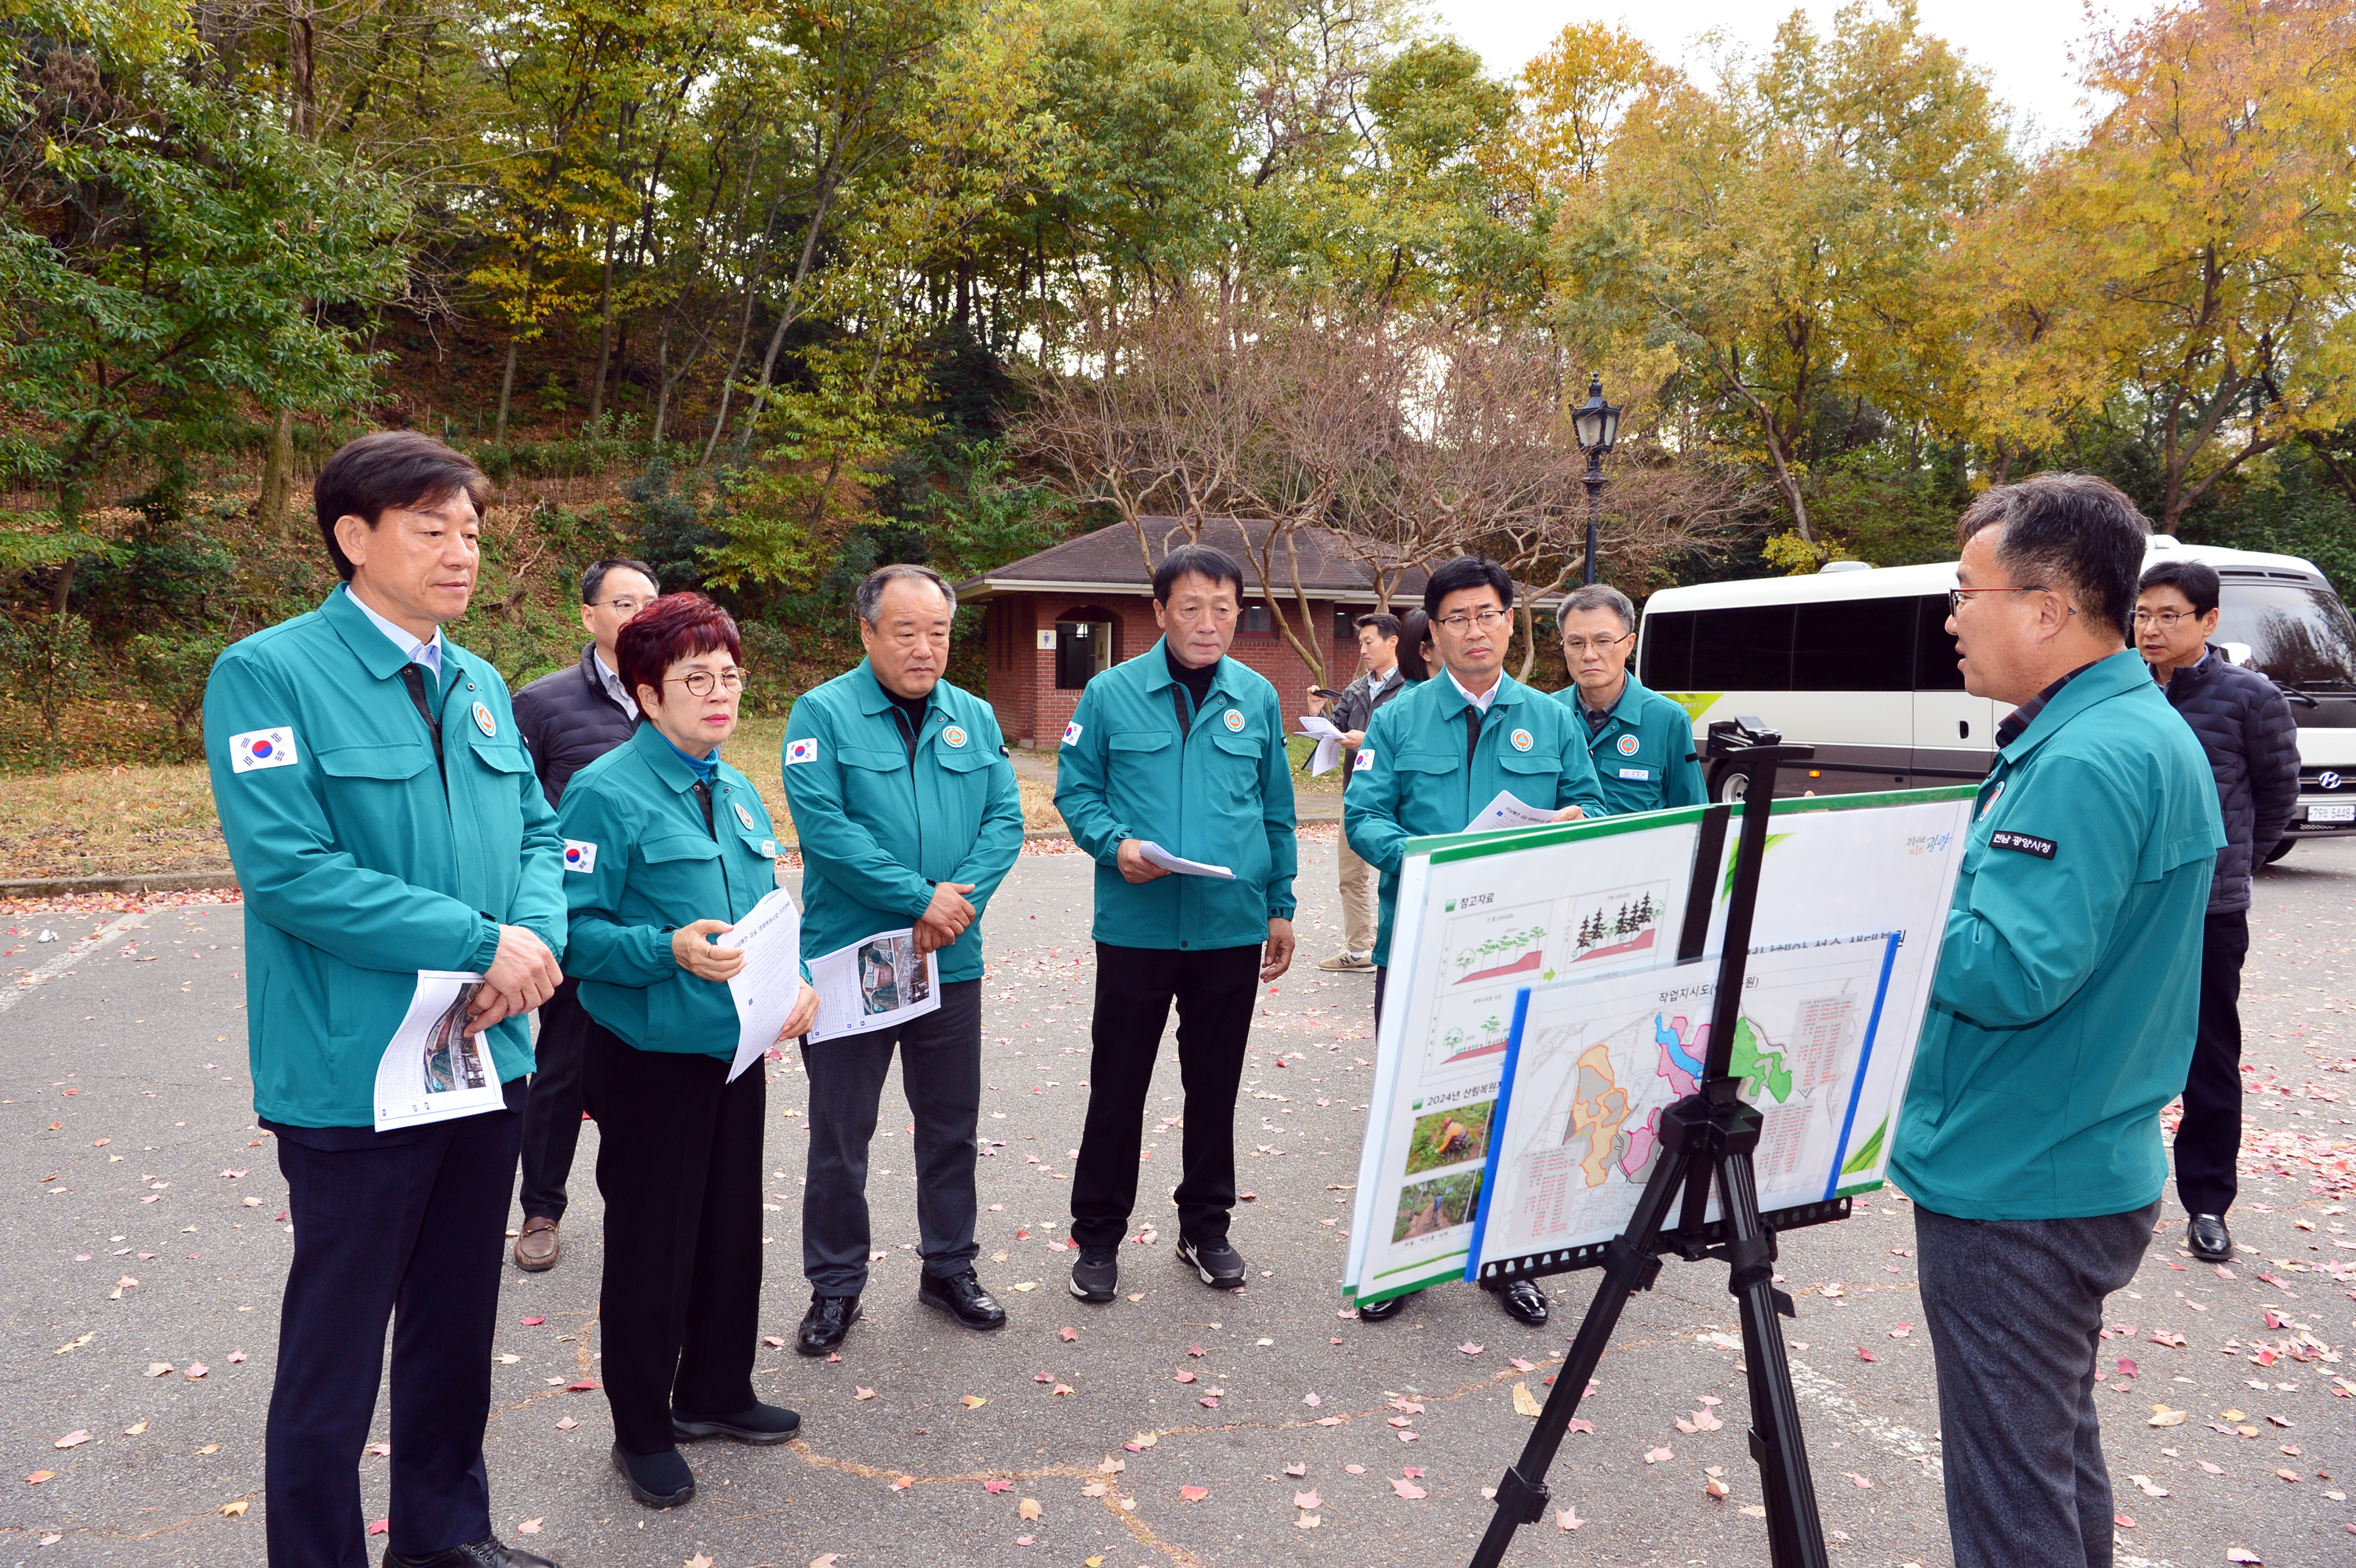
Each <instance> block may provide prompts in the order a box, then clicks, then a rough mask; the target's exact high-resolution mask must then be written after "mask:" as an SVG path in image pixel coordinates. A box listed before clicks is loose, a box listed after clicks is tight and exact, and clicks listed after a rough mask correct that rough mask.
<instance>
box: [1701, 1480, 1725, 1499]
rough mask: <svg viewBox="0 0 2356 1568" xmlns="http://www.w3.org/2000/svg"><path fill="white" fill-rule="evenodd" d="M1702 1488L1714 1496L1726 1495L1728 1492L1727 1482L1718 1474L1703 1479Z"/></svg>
mask: <svg viewBox="0 0 2356 1568" xmlns="http://www.w3.org/2000/svg"><path fill="white" fill-rule="evenodd" d="M1701 1489H1702V1490H1703V1491H1704V1492H1705V1493H1707V1494H1708V1495H1709V1496H1710V1497H1713V1498H1722V1497H1725V1496H1726V1495H1727V1492H1728V1488H1727V1485H1726V1483H1725V1482H1724V1481H1721V1480H1719V1478H1718V1477H1716V1476H1712V1477H1709V1478H1708V1479H1707V1480H1705V1481H1703V1482H1702V1484H1701Z"/></svg>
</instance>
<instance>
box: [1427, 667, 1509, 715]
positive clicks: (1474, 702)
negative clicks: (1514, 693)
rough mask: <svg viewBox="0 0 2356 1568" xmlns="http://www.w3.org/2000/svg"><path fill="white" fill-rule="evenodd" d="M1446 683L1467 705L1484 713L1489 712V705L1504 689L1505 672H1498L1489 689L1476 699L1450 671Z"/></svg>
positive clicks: (1452, 671)
mask: <svg viewBox="0 0 2356 1568" xmlns="http://www.w3.org/2000/svg"><path fill="white" fill-rule="evenodd" d="M1441 668H1442V669H1447V666H1445V665H1442V666H1441ZM1448 683H1449V684H1450V685H1451V686H1453V687H1454V688H1456V691H1457V694H1458V695H1459V696H1461V697H1462V698H1463V699H1464V700H1465V701H1466V702H1467V703H1468V704H1470V705H1471V706H1472V707H1473V708H1475V709H1479V710H1480V711H1481V712H1483V713H1486V712H1488V711H1489V704H1491V703H1492V702H1494V701H1496V700H1497V693H1499V692H1500V691H1503V690H1504V689H1505V671H1504V670H1502V669H1501V670H1499V671H1498V672H1497V674H1496V677H1495V678H1494V679H1493V680H1492V681H1490V683H1489V689H1488V690H1487V691H1485V692H1483V693H1482V694H1481V695H1479V696H1477V697H1476V696H1474V695H1473V694H1472V691H1471V690H1469V689H1468V688H1466V687H1465V685H1464V683H1463V682H1462V681H1461V680H1459V679H1457V678H1456V672H1455V671H1454V670H1452V669H1451V670H1449V671H1448Z"/></svg>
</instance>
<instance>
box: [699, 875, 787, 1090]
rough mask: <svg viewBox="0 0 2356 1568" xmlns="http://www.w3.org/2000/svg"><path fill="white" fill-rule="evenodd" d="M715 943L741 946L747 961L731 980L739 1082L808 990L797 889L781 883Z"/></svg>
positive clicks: (732, 1076) (733, 1071)
mask: <svg viewBox="0 0 2356 1568" xmlns="http://www.w3.org/2000/svg"><path fill="white" fill-rule="evenodd" d="M712 945H713V946H715V947H734V948H738V949H741V950H742V951H743V952H744V967H743V968H742V969H739V970H737V971H736V973H735V974H734V976H731V977H730V979H729V981H728V994H729V996H730V997H733V998H734V1000H735V1003H736V1060H735V1061H734V1063H732V1064H731V1065H730V1067H729V1069H728V1082H729V1083H735V1082H736V1080H737V1078H738V1077H739V1076H740V1075H741V1074H742V1073H743V1072H744V1069H746V1068H747V1067H750V1066H751V1065H752V1064H753V1063H754V1062H755V1061H759V1060H760V1059H761V1058H762V1057H763V1056H764V1055H766V1054H767V1052H768V1050H769V1047H771V1046H772V1045H775V1044H776V1042H777V1031H778V1030H779V1029H783V1028H785V1027H786V1020H787V1019H789V1018H791V1017H793V1014H794V1004H795V1003H796V1002H798V1001H799V1000H800V999H801V994H802V968H801V965H802V912H801V911H800V910H798V909H796V908H795V907H794V900H793V895H792V894H790V893H788V892H787V891H786V890H785V889H783V888H778V889H776V891H772V892H770V893H769V894H767V895H766V897H764V898H763V899H762V900H761V901H760V902H759V903H756V904H755V905H754V906H753V907H752V909H751V910H750V911H749V912H747V913H746V914H745V916H744V919H742V920H740V921H738V922H737V923H736V929H735V930H734V931H723V932H722V933H720V935H719V937H718V938H717V939H716V940H715V941H714V942H713V943H712Z"/></svg>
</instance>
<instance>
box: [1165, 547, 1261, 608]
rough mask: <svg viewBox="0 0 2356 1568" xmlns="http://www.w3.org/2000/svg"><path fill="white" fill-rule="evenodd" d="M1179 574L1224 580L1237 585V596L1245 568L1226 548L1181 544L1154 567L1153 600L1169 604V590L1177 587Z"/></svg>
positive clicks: (1239, 595) (1241, 592) (1238, 595)
mask: <svg viewBox="0 0 2356 1568" xmlns="http://www.w3.org/2000/svg"><path fill="white" fill-rule="evenodd" d="M1182 577H1207V578H1209V579H1210V580H1211V581H1214V582H1219V581H1226V582H1232V583H1234V584H1235V585H1236V598H1237V600H1238V601H1240V600H1241V599H1242V598H1243V596H1244V569H1243V568H1242V567H1240V566H1237V564H1236V558H1235V557H1234V556H1231V555H1229V554H1228V553H1227V552H1226V550H1223V549H1213V548H1212V547H1211V546H1209V545H1206V544H1182V545H1180V546H1179V547H1178V548H1177V549H1173V550H1172V551H1171V552H1170V553H1169V554H1168V555H1165V556H1163V557H1162V564H1161V565H1160V566H1157V567H1155V568H1154V569H1153V602H1154V603H1157V604H1167V603H1170V591H1171V590H1172V589H1173V588H1175V587H1177V586H1178V580H1179V579H1180V578H1182Z"/></svg>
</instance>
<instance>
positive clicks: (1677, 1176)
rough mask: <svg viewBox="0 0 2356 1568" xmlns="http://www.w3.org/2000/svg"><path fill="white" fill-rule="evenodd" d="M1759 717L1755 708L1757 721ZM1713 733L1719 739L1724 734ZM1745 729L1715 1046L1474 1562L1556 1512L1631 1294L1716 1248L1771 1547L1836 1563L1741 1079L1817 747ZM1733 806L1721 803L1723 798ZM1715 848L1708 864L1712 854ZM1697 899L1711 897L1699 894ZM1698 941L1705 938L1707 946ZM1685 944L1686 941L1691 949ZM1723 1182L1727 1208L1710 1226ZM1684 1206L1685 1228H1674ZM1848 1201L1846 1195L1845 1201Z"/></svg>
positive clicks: (1782, 1566)
mask: <svg viewBox="0 0 2356 1568" xmlns="http://www.w3.org/2000/svg"><path fill="white" fill-rule="evenodd" d="M1751 722H1754V723H1755V721H1751ZM1712 739H1713V740H1717V739H1719V737H1718V736H1716V735H1713V737H1712ZM1727 739H1729V740H1730V741H1734V742H1735V743H1734V744H1731V745H1728V746H1725V747H1723V748H1722V749H1721V750H1720V751H1719V756H1720V757H1721V758H1722V759H1723V760H1724V761H1726V762H1727V763H1730V764H1731V765H1732V766H1733V767H1734V768H1735V769H1736V770H1738V771H1739V772H1740V773H1742V775H1743V778H1744V797H1743V799H1744V805H1743V811H1742V835H1741V837H1740V840H1739V841H1738V848H1737V850H1736V854H1735V862H1734V886H1733V889H1732V892H1731V896H1730V898H1729V900H1728V903H1727V912H1726V935H1725V946H1724V948H1723V950H1722V953H1721V955H1720V957H1719V971H1718V992H1717V995H1716V997H1714V998H1713V1002H1712V1007H1711V1009H1710V1032H1709V1053H1708V1057H1707V1058H1706V1059H1705V1061H1704V1063H1703V1068H1702V1081H1701V1083H1700V1086H1699V1087H1698V1088H1697V1090H1696V1091H1695V1092H1694V1093H1691V1094H1688V1095H1687V1096H1686V1097H1685V1098H1684V1099H1682V1100H1679V1101H1678V1102H1677V1103H1676V1104H1674V1105H1671V1106H1670V1107H1669V1108H1668V1110H1667V1111H1666V1112H1665V1113H1664V1114H1663V1115H1662V1117H1661V1127H1660V1136H1661V1152H1660V1155H1659V1157H1657V1158H1656V1159H1655V1161H1654V1164H1653V1169H1652V1174H1651V1176H1650V1177H1649V1178H1648V1179H1646V1181H1645V1183H1644V1194H1643V1196H1642V1197H1640V1198H1639V1199H1638V1200H1637V1202H1636V1212H1635V1215H1634V1217H1633V1218H1632V1219H1631V1220H1630V1221H1628V1228H1627V1229H1626V1230H1625V1231H1623V1232H1621V1233H1620V1235H1618V1236H1617V1237H1615V1238H1613V1239H1612V1241H1611V1242H1610V1243H1606V1244H1605V1246H1604V1247H1603V1249H1602V1253H1603V1256H1602V1264H1603V1281H1602V1283H1601V1285H1597V1286H1596V1289H1595V1299H1594V1300H1593V1301H1592V1302H1591V1303H1590V1304H1589V1306H1588V1308H1587V1317H1585V1318H1584V1319H1583V1320H1582V1321H1581V1322H1580V1326H1579V1335H1578V1337H1577V1338H1576V1339H1573V1340H1572V1341H1571V1344H1570V1354H1569V1357H1568V1358H1567V1359H1566V1360H1564V1362H1563V1365H1562V1370H1561V1371H1558V1372H1557V1373H1556V1374H1555V1380H1554V1391H1553V1392H1551V1393H1550V1394H1548V1395H1547V1402H1546V1408H1545V1410H1544V1411H1543V1412H1541V1413H1539V1415H1538V1420H1537V1430H1536V1431H1534V1432H1532V1433H1531V1434H1530V1439H1529V1441H1528V1442H1527V1443H1526V1444H1525V1445H1523V1447H1522V1456H1521V1457H1520V1459H1518V1460H1517V1461H1515V1465H1514V1467H1513V1468H1512V1469H1510V1470H1507V1471H1506V1472H1505V1479H1504V1480H1502V1481H1500V1482H1499V1483H1498V1484H1497V1511H1496V1512H1495V1514H1494V1515H1493V1516H1492V1517H1491V1519H1490V1520H1489V1530H1488V1533H1487V1534H1485V1535H1483V1537H1482V1538H1481V1545H1480V1547H1479V1549H1478V1550H1476V1551H1475V1552H1473V1553H1472V1568H1497V1565H1498V1564H1499V1563H1503V1562H1504V1561H1505V1548H1506V1547H1507V1546H1509V1545H1511V1544H1512V1543H1513V1539H1514V1532H1515V1531H1517V1530H1519V1529H1520V1528H1521V1527H1522V1526H1524V1525H1526V1524H1536V1523H1537V1521H1538V1520H1541V1519H1543V1518H1544V1517H1545V1516H1546V1509H1547V1485H1546V1473H1547V1469H1548V1468H1549V1467H1551V1466H1552V1465H1553V1464H1554V1458H1555V1452H1556V1450H1557V1449H1558V1448H1560V1447H1561V1446H1562V1440H1563V1437H1564V1435H1566V1434H1567V1433H1568V1432H1569V1429H1570V1418H1571V1417H1572V1416H1573V1415H1574V1414H1576V1413H1578V1410H1579V1401H1580V1396H1581V1395H1582V1394H1584V1393H1585V1392H1586V1391H1587V1381H1588V1379H1589V1378H1590V1377H1592V1376H1593V1375H1594V1374H1595V1369H1596V1366H1597V1364H1598V1363H1599V1362H1600V1361H1601V1360H1602V1359H1603V1348H1604V1346H1605V1345H1607V1344H1608V1343H1610V1342H1611V1339H1612V1330H1613V1329H1614V1328H1617V1327H1618V1326H1619V1322H1620V1313H1621V1310H1622V1308H1623V1307H1626V1306H1627V1304H1628V1297H1629V1296H1630V1295H1631V1294H1633V1292H1635V1291H1639V1290H1650V1289H1651V1288H1652V1287H1653V1281H1654V1279H1655V1277H1656V1276H1658V1275H1659V1274H1660V1272H1661V1251H1662V1249H1664V1248H1666V1249H1667V1250H1669V1251H1671V1252H1674V1253H1676V1254H1677V1255H1678V1256H1680V1257H1682V1258H1685V1259H1686V1260H1687V1261H1688V1262H1693V1263H1698V1262H1701V1261H1703V1260H1705V1259H1717V1260H1719V1261H1721V1262H1724V1263H1726V1264H1730V1265H1731V1267H1732V1270H1733V1275H1732V1277H1731V1278H1730V1280H1729V1281H1728V1282H1727V1288H1728V1289H1729V1290H1730V1291H1731V1292H1732V1293H1733V1295H1734V1296H1735V1298H1736V1300H1737V1301H1738V1302H1739V1303H1740V1307H1741V1315H1742V1362H1743V1368H1744V1371H1745V1374H1746V1375H1747V1377H1748V1379H1749V1381H1750V1395H1751V1457H1752V1458H1753V1459H1755V1460H1757V1461H1758V1464H1759V1475H1760V1479H1761V1481H1762V1484H1763V1486H1764V1488H1765V1502H1766V1507H1767V1541H1768V1551H1769V1560H1770V1561H1771V1562H1772V1563H1774V1564H1775V1568H1828V1563H1829V1560H1828V1558H1827V1557H1826V1552H1825V1531H1824V1525H1823V1522H1822V1521H1821V1520H1819V1519H1818V1518H1817V1516H1816V1491H1815V1482H1814V1481H1813V1480H1811V1479H1810V1478H1809V1475H1808V1454H1807V1447H1806V1445H1805V1443H1804V1440H1803V1439H1802V1437H1801V1435H1800V1407H1799V1402H1798V1400H1797V1398H1796V1397H1795V1396H1794V1393H1793V1392H1792V1365H1791V1362H1790V1360H1788V1359H1787V1358H1786V1356H1785V1354H1784V1350H1783V1326H1782V1325H1781V1324H1779V1323H1778V1322H1776V1320H1775V1319H1776V1316H1777V1314H1779V1313H1781V1314H1782V1315H1783V1316H1784V1317H1792V1316H1794V1308H1793V1306H1792V1298H1791V1297H1790V1296H1787V1295H1785V1294H1784V1293H1783V1291H1780V1290H1778V1289H1776V1288H1775V1285H1774V1277H1775V1268H1774V1264H1775V1238H1774V1233H1773V1232H1772V1231H1771V1230H1769V1229H1768V1227H1767V1225H1766V1224H1765V1223H1764V1222H1763V1221H1762V1219H1761V1217H1760V1213H1759V1185H1758V1181H1757V1179H1756V1176H1755V1174H1754V1173H1753V1171H1752V1169H1751V1151H1752V1150H1753V1149H1755V1148H1756V1147H1758V1144H1759V1125H1760V1117H1759V1113H1758V1112H1757V1111H1755V1110H1753V1109H1752V1108H1751V1106H1750V1105H1748V1104H1745V1103H1744V1102H1743V1100H1742V1098H1741V1096H1740V1089H1741V1080H1740V1079H1738V1078H1735V1077H1733V1076H1731V1073H1730V1069H1731V1067H1732V1064H1733V1057H1734V1031H1735V1027H1736V1024H1737V1021H1738V1018H1739V1015H1740V1008H1741V1001H1742V982H1743V976H1744V973H1745V970H1746V968H1747V966H1748V960H1749V956H1750V947H1751V913H1752V912H1753V910H1754V909H1755V908H1756V907H1757V905H1758V901H1759V868H1760V862H1761V860H1762V859H1763V858H1764V857H1765V854H1766V850H1767V821H1768V816H1769V814H1770V810H1771V806H1772V802H1773V800H1774V798H1775V770H1776V766H1777V764H1779V763H1792V762H1804V761H1806V760H1807V759H1808V758H1809V757H1811V756H1813V755H1814V754H1815V753H1814V749H1813V748H1811V747H1806V746H1786V745H1783V744H1782V743H1781V741H1782V739H1783V738H1782V737H1781V736H1780V735H1777V734H1774V733H1773V732H1772V731H1757V730H1741V731H1736V732H1735V733H1734V734H1733V735H1731V736H1729V737H1727ZM1723 809H1724V808H1722V807H1721V808H1720V810H1721V811H1722V810H1723ZM1723 832H1724V828H1723V817H1722V816H1721V817H1720V818H1719V831H1718V832H1715V833H1713V832H1710V831H1708V827H1707V825H1706V827H1705V830H1704V832H1703V834H1702V836H1701V842H1700V845H1699V847H1698V848H1697V865H1696V868H1695V876H1694V893H1693V895H1692V896H1691V897H1690V898H1689V899H1688V900H1687V927H1688V931H1689V933H1692V934H1694V935H1697V934H1698V927H1697V920H1696V917H1697V915H1698V917H1699V924H1700V925H1706V924H1707V922H1708V899H1709V896H1710V889H1709V883H1710V882H1711V881H1714V880H1716V876H1717V863H1718V848H1719V845H1720V844H1721V843H1723V842H1724V837H1723ZM1703 860H1706V861H1707V862H1708V865H1707V866H1704V865H1702V864H1699V863H1698V862H1699V861H1703ZM1697 901H1699V902H1698V903H1697ZM1698 950H1699V949H1698V944H1697V943H1695V944H1694V951H1695V952H1696V953H1698ZM1681 951H1682V949H1681ZM1713 1182H1714V1183H1715V1184H1716V1186H1717V1189H1718V1194H1719V1215H1720V1217H1719V1221H1718V1222H1716V1223H1712V1224H1709V1225H1708V1226H1705V1224H1704V1214H1705V1211H1707V1209H1708V1204H1709V1195H1710V1189H1711V1186H1712V1184H1713ZM1673 1206H1675V1207H1676V1208H1677V1213H1676V1229H1674V1230H1670V1229H1665V1226H1666V1225H1667V1224H1668V1223H1669V1221H1670V1218H1671V1216H1670V1210H1671V1208H1672V1207H1673ZM1841 1208H1842V1210H1843V1211H1846V1209H1847V1205H1846V1203H1844V1204H1842V1205H1841Z"/></svg>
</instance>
